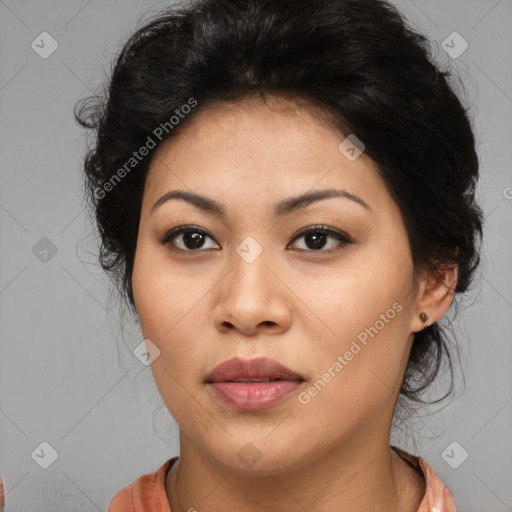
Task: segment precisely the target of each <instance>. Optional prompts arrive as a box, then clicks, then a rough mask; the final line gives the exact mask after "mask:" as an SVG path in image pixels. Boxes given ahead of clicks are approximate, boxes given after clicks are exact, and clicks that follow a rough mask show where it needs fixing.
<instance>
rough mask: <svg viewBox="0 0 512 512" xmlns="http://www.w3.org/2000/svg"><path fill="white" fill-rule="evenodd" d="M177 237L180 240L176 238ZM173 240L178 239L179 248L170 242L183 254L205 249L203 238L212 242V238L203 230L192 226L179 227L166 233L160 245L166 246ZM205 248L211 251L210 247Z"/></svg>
mask: <svg viewBox="0 0 512 512" xmlns="http://www.w3.org/2000/svg"><path fill="white" fill-rule="evenodd" d="M181 235H183V236H181ZM179 236H180V238H178V237H179ZM174 238H178V240H180V242H181V247H179V246H177V245H178V244H175V243H174V242H171V245H173V246H175V247H176V248H177V250H180V251H185V252H198V251H197V249H204V248H205V247H204V240H205V238H210V239H211V240H213V238H211V237H210V236H209V235H208V233H207V232H206V231H205V230H204V229H201V228H198V227H194V226H179V227H177V228H174V229H171V230H170V231H168V232H167V233H166V234H165V235H164V237H163V239H162V240H161V243H162V244H163V245H167V244H168V243H169V242H170V241H171V240H173V239H174ZM206 248H207V249H211V248H212V247H206Z"/></svg>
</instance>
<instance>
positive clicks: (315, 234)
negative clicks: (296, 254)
mask: <svg viewBox="0 0 512 512" xmlns="http://www.w3.org/2000/svg"><path fill="white" fill-rule="evenodd" d="M302 237H304V239H305V242H306V244H307V245H310V246H312V247H313V250H312V251H308V249H307V248H306V249H299V250H306V251H307V252H334V251H336V250H337V249H329V250H320V249H323V248H324V246H325V244H326V240H327V239H329V238H333V239H335V240H337V241H338V244H341V246H342V247H343V246H345V245H347V244H350V243H352V239H351V238H350V236H348V235H347V234H346V233H344V232H341V231H338V230H334V229H330V228H328V227H326V226H324V225H322V226H311V227H309V228H306V229H304V230H302V231H301V232H300V233H298V234H297V236H295V238H294V239H293V240H292V242H293V241H295V240H297V239H299V238H302Z"/></svg>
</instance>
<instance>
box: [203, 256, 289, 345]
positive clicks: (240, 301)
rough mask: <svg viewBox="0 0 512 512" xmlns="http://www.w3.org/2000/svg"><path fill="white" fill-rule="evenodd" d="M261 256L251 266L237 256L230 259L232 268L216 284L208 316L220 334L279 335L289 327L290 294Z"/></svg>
mask: <svg viewBox="0 0 512 512" xmlns="http://www.w3.org/2000/svg"><path fill="white" fill-rule="evenodd" d="M264 254H265V253H263V254H261V255H260V256H259V257H258V258H257V259H256V260H255V261H253V262H252V263H248V262H247V261H245V260H244V259H243V258H241V257H239V256H238V254H236V255H235V257H234V258H233V260H232V261H233V268H232V269H231V271H230V272H228V273H227V275H226V276H225V277H224V279H222V281H221V283H220V284H219V286H220V287H221V292H220V297H219V300H218V302H217V303H216V305H215V307H214V310H213V315H212V318H213V322H214V324H215V327H216V328H217V329H218V330H219V331H220V332H227V331H229V330H238V331H239V332H240V333H242V334H244V335H246V336H254V335H257V334H258V333H259V332H263V333H265V334H280V333H282V332H284V331H286V330H287V329H289V328H290V324H291V318H292V313H291V308H290V305H291V301H290V300H289V299H290V296H291V292H290V291H289V288H288V287H287V286H286V285H285V284H284V283H283V281H282V277H281V278H280V277H278V275H279V271H278V270H277V269H276V268H275V267H276V265H275V264H273V263H272V262H271V261H269V258H267V257H266V256H264Z"/></svg>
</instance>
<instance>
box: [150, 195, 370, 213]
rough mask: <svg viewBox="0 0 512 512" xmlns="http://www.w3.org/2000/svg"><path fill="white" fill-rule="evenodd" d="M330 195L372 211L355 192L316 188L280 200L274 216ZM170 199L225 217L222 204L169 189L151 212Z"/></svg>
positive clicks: (327, 197) (328, 197)
mask: <svg viewBox="0 0 512 512" xmlns="http://www.w3.org/2000/svg"><path fill="white" fill-rule="evenodd" d="M332 197H341V198H345V199H350V200H351V201H354V202H356V203H358V204H359V205H361V206H363V207H364V208H366V209H367V210H368V211H372V209H371V208H370V206H369V205H368V204H367V203H366V201H364V200H363V199H361V198H360V197H359V196H356V195H355V194H351V193H350V192H347V191H346V190H336V189H326V190H318V191H315V192H306V193H305V194H302V195H300V196H296V197H291V198H289V199H285V200H284V201H280V202H279V203H277V204H276V206H275V208H274V215H275V216H276V217H283V216H284V215H288V214H289V213H291V212H293V211H296V210H298V209H300V208H304V207H306V206H308V205H309V204H311V203H313V202H315V201H320V200H322V199H330V198H332ZM170 199H183V200H184V201H187V202H188V203H190V204H192V205H194V206H196V207H197V208H199V209H201V210H203V211H205V212H208V213H212V214H214V215H217V216H218V217H222V218H225V217H226V209H225V208H224V206H223V205H221V204H220V203H218V202H217V201H214V200H213V199H210V198H208V197H205V196H201V195H199V194H195V193H193V192H185V191H182V190H171V191H170V192H167V193H166V194H164V195H163V196H162V197H161V198H160V199H159V200H158V201H157V202H156V203H155V204H154V205H153V207H152V208H151V213H153V212H154V211H155V209H156V208H157V207H158V206H160V205H161V204H163V203H165V202H166V201H169V200H170Z"/></svg>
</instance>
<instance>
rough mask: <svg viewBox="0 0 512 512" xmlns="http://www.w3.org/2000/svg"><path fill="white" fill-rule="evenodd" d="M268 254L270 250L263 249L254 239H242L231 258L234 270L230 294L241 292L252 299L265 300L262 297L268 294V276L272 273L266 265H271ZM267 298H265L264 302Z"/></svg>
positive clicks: (251, 237)
mask: <svg viewBox="0 0 512 512" xmlns="http://www.w3.org/2000/svg"><path fill="white" fill-rule="evenodd" d="M260 238H261V237H260ZM270 254H271V251H270V249H268V248H267V249H265V247H264V246H263V244H262V243H260V242H259V241H258V240H257V239H256V238H255V237H253V236H247V237H246V238H244V240H242V242H241V243H240V244H239V245H238V246H237V247H236V248H235V254H234V255H233V258H232V264H233V266H234V268H233V270H232V276H231V280H230V281H231V282H230V288H231V293H230V294H233V293H239V292H241V293H242V295H247V294H249V295H250V296H251V297H252V296H253V295H255V297H254V298H256V297H259V298H260V299H265V297H264V296H267V294H268V293H269V292H270V285H271V283H269V278H271V276H270V275H269V274H272V273H271V272H270V270H269V269H268V268H267V266H268V265H272V263H271V262H270V261H269V255H270ZM233 288H234V289H233ZM274 288H275V286H274ZM268 298H269V297H268V296H267V297H266V300H268Z"/></svg>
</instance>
